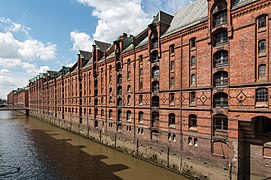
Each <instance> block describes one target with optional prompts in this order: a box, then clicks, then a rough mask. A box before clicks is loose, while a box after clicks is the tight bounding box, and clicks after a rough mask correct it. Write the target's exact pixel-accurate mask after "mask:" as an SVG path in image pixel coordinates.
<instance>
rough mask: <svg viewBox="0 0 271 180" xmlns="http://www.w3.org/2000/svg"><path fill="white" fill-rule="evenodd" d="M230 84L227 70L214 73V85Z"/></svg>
mask: <svg viewBox="0 0 271 180" xmlns="http://www.w3.org/2000/svg"><path fill="white" fill-rule="evenodd" d="M227 85H228V73H227V72H225V71H219V72H216V73H215V74H214V86H215V87H220V86H227Z"/></svg>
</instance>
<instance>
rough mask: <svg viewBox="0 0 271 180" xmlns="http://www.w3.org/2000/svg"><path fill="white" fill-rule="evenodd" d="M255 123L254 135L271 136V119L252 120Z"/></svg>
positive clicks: (256, 118) (259, 117) (261, 117)
mask: <svg viewBox="0 0 271 180" xmlns="http://www.w3.org/2000/svg"><path fill="white" fill-rule="evenodd" d="M253 120H255V121H256V125H255V128H256V133H260V134H265V135H269V136H270V135H271V119H270V118H268V117H265V116H258V117H255V118H253Z"/></svg>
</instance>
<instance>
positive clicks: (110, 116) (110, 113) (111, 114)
mask: <svg viewBox="0 0 271 180" xmlns="http://www.w3.org/2000/svg"><path fill="white" fill-rule="evenodd" d="M112 117H113V111H112V110H111V109H110V110H109V119H112Z"/></svg>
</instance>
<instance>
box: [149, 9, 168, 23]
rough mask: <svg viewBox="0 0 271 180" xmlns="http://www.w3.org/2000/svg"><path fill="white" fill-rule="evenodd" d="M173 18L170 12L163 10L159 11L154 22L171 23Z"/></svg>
mask: <svg viewBox="0 0 271 180" xmlns="http://www.w3.org/2000/svg"><path fill="white" fill-rule="evenodd" d="M172 19H173V16H172V15H170V14H167V13H165V12H163V11H159V12H158V13H157V15H156V16H155V17H154V19H153V21H152V24H157V23H159V22H161V23H163V24H167V25H170V23H171V21H172Z"/></svg>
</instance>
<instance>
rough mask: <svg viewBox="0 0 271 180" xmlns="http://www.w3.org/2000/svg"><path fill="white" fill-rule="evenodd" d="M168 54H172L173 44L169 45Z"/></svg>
mask: <svg viewBox="0 0 271 180" xmlns="http://www.w3.org/2000/svg"><path fill="white" fill-rule="evenodd" d="M169 54H170V55H173V54H174V44H172V45H170V46H169Z"/></svg>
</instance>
